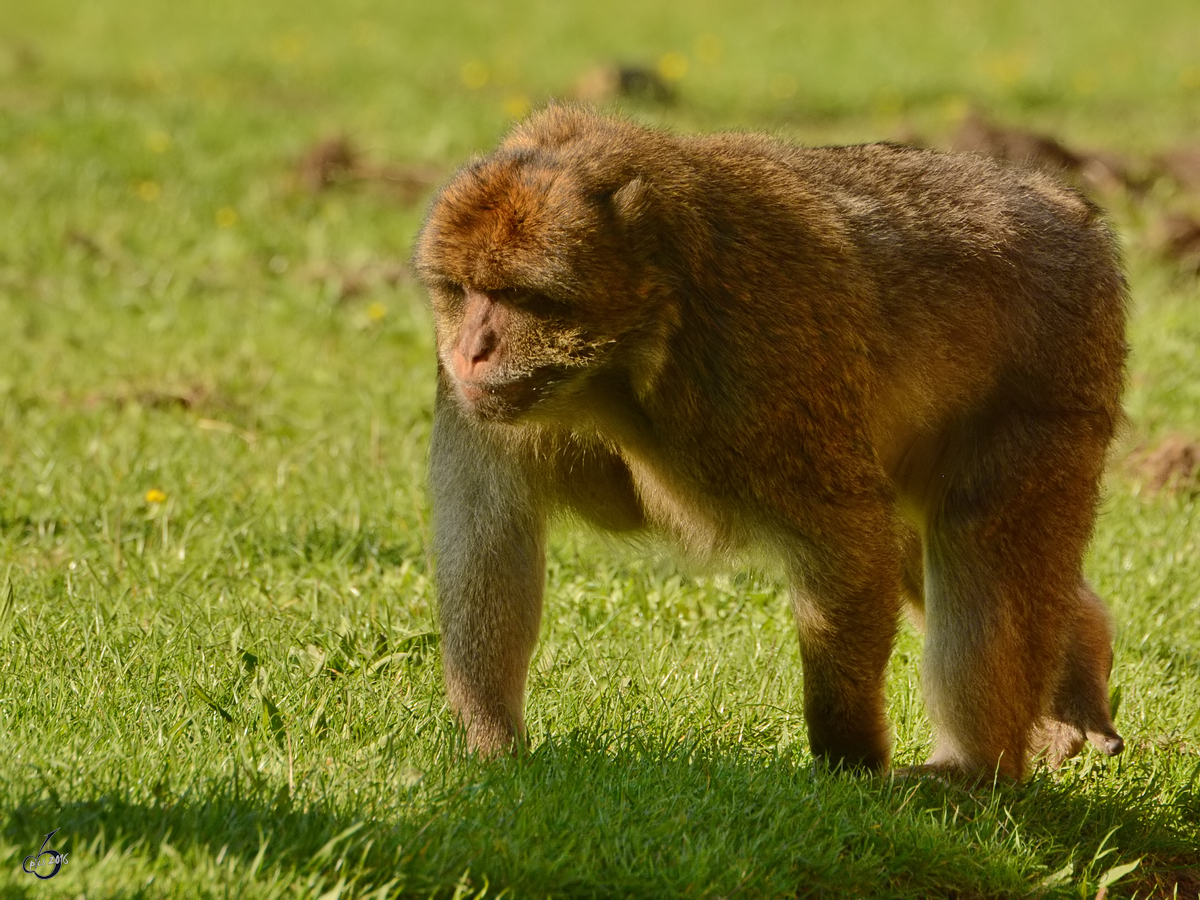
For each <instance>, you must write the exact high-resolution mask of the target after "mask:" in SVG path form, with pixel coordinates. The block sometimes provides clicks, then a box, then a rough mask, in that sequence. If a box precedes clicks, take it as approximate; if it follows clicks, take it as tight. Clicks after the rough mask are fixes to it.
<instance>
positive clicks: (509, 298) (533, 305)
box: [496, 288, 570, 319]
mask: <svg viewBox="0 0 1200 900" xmlns="http://www.w3.org/2000/svg"><path fill="white" fill-rule="evenodd" d="M496 299H498V300H503V301H504V302H506V303H511V304H512V305H513V306H515V307H517V308H518V309H523V310H526V311H528V312H530V313H532V314H533V315H535V316H545V317H551V318H559V319H561V318H563V317H564V316H566V315H567V314H568V313H569V312H570V310H569V309H568V307H567V305H566V304H565V303H564V302H563V301H561V300H558V299H556V298H554V297H550V296H548V295H546V294H541V293H538V292H537V291H525V290H520V289H517V288H513V289H510V290H506V291H501V292H499V293H498V294H497V296H496Z"/></svg>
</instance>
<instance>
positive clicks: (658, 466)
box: [413, 104, 1128, 780]
mask: <svg viewBox="0 0 1200 900" xmlns="http://www.w3.org/2000/svg"><path fill="white" fill-rule="evenodd" d="M413 265H414V269H415V271H416V273H417V275H418V277H419V279H420V280H421V282H422V284H423V285H424V288H425V290H426V291H427V293H428V295H429V298H430V302H431V306H432V310H433V318H434V331H435V341H436V347H437V358H438V381H437V393H436V399H435V412H434V423H433V431H432V437H431V447H430V469H429V486H430V494H431V499H432V504H433V512H434V533H433V542H432V543H433V547H432V552H433V556H434V560H435V581H436V587H437V592H438V604H439V619H440V627H441V634H442V642H441V647H442V656H443V660H442V663H443V670H444V678H445V682H446V689H447V698H448V702H449V704H450V706H451V708H452V709H453V710H454V712H455V714H456V716H457V718H458V720H459V721H460V722H461V724H462V726H463V727H464V728H465V732H466V738H467V745H468V746H469V747H470V748H471V749H472V750H473V751H475V752H478V753H479V754H481V755H484V756H494V755H497V754H502V753H505V752H506V751H508V752H515V750H516V749H519V748H520V747H521V746H522V745H523V743H524V742H526V741H527V740H528V738H527V735H526V730H525V725H524V718H523V709H524V700H525V687H526V678H527V673H528V669H529V664H530V660H531V657H532V653H533V651H534V647H535V643H536V640H537V637H538V631H539V627H540V619H541V609H542V603H543V593H544V582H545V564H544V555H545V543H546V527H547V522H548V521H550V519H551V518H552V517H555V516H558V515H561V514H567V515H571V516H574V517H575V518H577V519H582V520H583V521H584V522H590V523H592V524H593V525H595V526H598V527H599V528H601V529H604V530H607V531H611V532H614V533H618V534H627V535H636V534H639V533H654V534H663V535H667V536H668V537H669V538H671V539H672V540H673V541H674V542H675V543H676V544H677V545H678V546H679V548H680V549H681V550H682V551H683V552H684V553H685V554H688V555H690V556H694V557H699V558H706V559H711V560H714V561H717V562H724V563H727V564H738V563H739V561H742V560H745V559H747V558H748V555H749V554H758V555H765V556H766V557H767V558H769V559H771V560H773V561H774V563H776V564H777V566H778V570H779V571H780V572H781V573H782V574H783V575H784V576H786V578H787V579H788V582H789V585H790V597H791V607H792V613H793V616H794V621H795V625H796V629H797V634H798V637H799V643H800V653H801V663H802V670H803V680H802V684H803V707H804V716H805V721H806V726H807V731H808V739H809V745H810V748H811V751H812V753H813V755H814V757H815V758H816V759H817V760H820V761H822V762H823V763H824V764H826V765H828V766H830V767H832V768H836V769H842V768H844V769H847V770H867V771H881V770H886V769H887V768H888V767H889V766H890V764H891V738H890V733H889V726H888V722H887V719H886V716H885V709H884V681H885V666H886V664H887V661H888V658H889V656H890V653H891V650H892V646H893V642H894V639H895V635H896V631H897V628H898V627H899V626H898V623H899V618H900V614H901V612H902V610H903V608H904V603H905V601H906V599H907V602H908V603H909V605H910V606H911V607H912V608H913V609H914V611H915V614H916V615H917V617H918V618H919V619H920V620H922V622H923V626H924V631H925V648H924V652H923V684H924V689H925V693H926V700H927V707H928V712H929V715H930V718H931V720H932V722H933V724H934V726H935V734H936V739H935V746H934V749H933V753H932V755H931V757H930V758H929V760H928V761H927V763H926V764H925V767H924V768H923V769H922V771H926V770H927V771H931V772H934V773H938V774H941V773H944V774H947V775H951V776H954V775H962V776H969V777H993V776H995V775H999V776H1000V777H1004V778H1009V779H1018V780H1019V779H1021V778H1022V777H1023V776H1024V775H1025V774H1026V772H1027V771H1028V768H1029V766H1030V765H1031V764H1032V763H1036V762H1037V761H1039V760H1040V761H1043V762H1045V763H1047V764H1050V765H1057V764H1059V763H1061V762H1062V760H1063V759H1065V758H1067V757H1069V756H1071V755H1073V754H1075V753H1077V752H1078V751H1079V750H1080V749H1081V748H1082V746H1083V744H1084V742H1085V741H1091V743H1093V744H1094V745H1095V746H1097V747H1098V748H1099V749H1100V750H1101V751H1103V752H1104V753H1107V754H1110V755H1111V754H1115V753H1118V752H1120V751H1121V749H1122V747H1123V742H1122V739H1121V737H1120V736H1119V735H1118V734H1117V732H1116V730H1115V728H1114V726H1113V723H1112V719H1111V715H1110V711H1109V698H1108V678H1109V675H1110V668H1111V664H1112V641H1113V632H1112V626H1111V624H1110V620H1109V617H1108V613H1107V612H1106V610H1105V607H1104V604H1103V602H1102V601H1101V600H1100V598H1099V597H1098V596H1097V595H1096V594H1095V593H1094V591H1092V589H1091V587H1090V586H1089V585H1088V583H1087V582H1086V581H1085V579H1084V577H1083V574H1082V560H1083V555H1084V551H1085V548H1086V547H1087V545H1088V543H1089V541H1090V540H1091V535H1092V530H1093V526H1094V522H1095V516H1096V507H1097V502H1098V495H1099V490H1100V481H1101V477H1102V474H1103V468H1104V465H1105V459H1106V455H1107V451H1108V446H1109V443H1110V441H1111V440H1112V438H1113V436H1114V433H1115V431H1116V429H1117V428H1118V427H1119V426H1120V424H1121V423H1122V421H1123V412H1122V408H1121V395H1122V391H1123V388H1124V381H1125V359H1126V354H1127V345H1126V340H1125V320H1126V308H1127V303H1128V300H1127V287H1126V282H1125V278H1124V274H1123V268H1122V263H1121V259H1120V253H1119V249H1118V247H1117V245H1116V243H1115V239H1114V237H1113V236H1112V233H1111V231H1110V230H1109V227H1108V226H1107V224H1106V223H1105V221H1104V218H1103V216H1102V214H1101V213H1100V211H1099V210H1098V209H1097V208H1096V207H1095V206H1094V205H1093V204H1092V203H1091V202H1089V201H1088V200H1087V199H1086V198H1084V197H1083V196H1082V195H1080V194H1079V193H1077V192H1076V191H1074V190H1073V189H1070V188H1068V187H1066V186H1064V185H1062V184H1060V183H1058V182H1057V181H1055V180H1054V179H1053V178H1052V177H1050V176H1048V175H1045V174H1043V173H1038V172H1035V171H1031V170H1023V169H1020V168H1015V167H1010V166H1007V165H1002V164H998V163H996V162H994V161H989V160H986V159H984V158H982V157H976V156H971V155H961V154H959V155H956V154H947V153H939V152H936V151H930V150H921V149H915V148H909V147H904V146H900V145H894V144H867V145H860V146H847V147H825V148H811V147H803V146H799V145H794V144H792V143H788V142H785V141H783V140H779V139H776V138H774V137H771V136H766V135H759V134H750V133H717V134H710V135H696V136H680V135H676V134H674V133H671V132H669V131H666V130H658V129H654V128H649V127H644V126H641V125H639V124H636V123H634V122H632V121H630V120H627V119H623V118H619V117H610V116H605V115H602V114H599V113H597V112H594V111H592V110H590V109H588V108H585V107H581V106H573V105H566V104H563V105H556V104H552V105H550V106H548V107H546V108H544V109H542V110H540V111H539V112H536V113H534V114H533V115H532V116H531V117H529V118H528V119H527V120H525V121H524V122H523V123H520V124H518V125H517V126H516V127H515V128H514V129H513V130H512V131H511V132H510V133H509V135H508V136H507V137H506V138H505V139H504V140H503V141H502V142H501V144H500V145H499V147H498V148H497V149H496V150H495V151H493V152H492V153H490V154H488V155H485V156H481V157H477V158H475V159H473V160H471V161H469V162H468V163H466V164H465V165H464V166H463V168H461V169H460V170H459V171H458V172H457V173H456V174H455V175H454V176H452V177H451V178H450V180H449V181H448V182H447V183H446V184H445V185H444V186H443V187H442V188H441V189H440V190H439V192H438V193H437V194H436V195H435V197H434V198H433V200H432V201H431V204H430V207H429V210H428V212H427V216H426V219H425V221H424V224H423V226H422V228H421V230H420V233H419V234H418V236H417V239H416V244H415V250H414V256H413Z"/></svg>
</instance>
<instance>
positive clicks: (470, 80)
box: [458, 59, 489, 91]
mask: <svg viewBox="0 0 1200 900" xmlns="http://www.w3.org/2000/svg"><path fill="white" fill-rule="evenodd" d="M458 74H459V77H460V78H462V83H463V84H464V85H466V86H467V87H469V88H470V89H471V90H473V91H477V90H479V89H480V88H481V87H483V86H484V85H486V84H487V83H488V78H489V73H488V70H487V66H485V65H484V64H483V63H481V62H480V61H479V60H477V59H473V60H471V61H470V62H468V63H464V64H463V67H462V69H461V70H460V71H459V73H458Z"/></svg>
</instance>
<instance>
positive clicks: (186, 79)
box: [0, 0, 1200, 898]
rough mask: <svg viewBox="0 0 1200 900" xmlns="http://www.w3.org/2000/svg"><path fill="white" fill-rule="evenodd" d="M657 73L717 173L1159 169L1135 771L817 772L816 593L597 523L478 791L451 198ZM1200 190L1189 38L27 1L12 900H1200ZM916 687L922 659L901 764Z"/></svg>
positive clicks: (1130, 556) (6, 511)
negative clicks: (835, 161) (456, 554)
mask: <svg viewBox="0 0 1200 900" xmlns="http://www.w3.org/2000/svg"><path fill="white" fill-rule="evenodd" d="M802 7H807V8H802ZM615 62H621V63H630V64H636V65H640V66H644V67H646V68H647V71H648V72H649V73H650V74H651V76H652V77H653V78H654V79H661V86H663V87H665V88H667V89H669V90H670V92H671V93H672V94H673V95H674V96H675V100H674V102H673V103H660V102H656V101H655V100H654V98H653V96H646V97H641V98H638V97H632V98H616V99H615V100H614V103H615V105H616V106H617V107H618V108H621V109H623V110H624V111H626V112H627V113H628V114H630V115H633V116H636V117H638V118H639V119H642V120H643V121H647V122H653V123H657V124H663V125H668V126H670V127H673V128H677V129H681V130H708V129H718V128H762V129H768V130H771V131H774V132H776V133H779V134H784V135H787V136H789V137H791V138H794V139H796V140H799V141H804V142H814V143H828V142H848V141H862V140H875V139H898V140H919V141H922V142H926V143H930V144H933V145H945V144H947V143H950V142H952V141H953V139H954V135H955V133H956V132H957V130H958V129H959V128H960V126H961V123H963V122H964V121H965V120H966V119H967V117H968V116H969V115H970V114H971V111H972V110H975V111H979V112H981V113H982V114H983V115H985V116H987V117H988V118H989V119H990V120H991V121H993V122H996V123H1004V124H1006V125H1014V126H1020V127H1022V128H1026V129H1033V130H1035V131H1037V132H1040V133H1044V134H1049V135H1053V136H1054V137H1055V138H1056V139H1057V140H1059V141H1061V142H1062V143H1063V144H1064V145H1065V146H1067V147H1069V148H1074V149H1078V150H1079V151H1080V152H1083V151H1088V152H1091V151H1104V152H1105V153H1108V154H1113V155H1115V156H1116V157H1117V158H1119V160H1120V161H1121V162H1122V163H1123V165H1124V167H1125V168H1124V170H1123V171H1127V173H1128V176H1129V177H1128V179H1127V181H1125V182H1122V183H1121V184H1113V183H1107V182H1106V183H1102V184H1100V185H1099V186H1098V187H1096V188H1095V197H1096V199H1097V200H1098V201H1099V202H1101V203H1102V204H1103V205H1105V206H1106V207H1107V208H1108V209H1109V211H1110V213H1111V216H1112V218H1113V221H1114V224H1115V226H1116V228H1117V230H1118V232H1119V233H1120V235H1121V237H1122V240H1123V243H1124V245H1125V247H1126V256H1127V262H1128V266H1129V272H1130V279H1131V286H1132V292H1133V297H1134V304H1133V309H1132V318H1131V326H1130V337H1131V342H1132V345H1133V354H1132V358H1131V361H1130V386H1129V391H1128V395H1127V409H1128V412H1129V417H1130V422H1129V425H1128V427H1127V429H1126V431H1125V434H1124V435H1123V436H1122V439H1121V441H1120V443H1119V445H1118V446H1117V447H1116V448H1115V450H1114V454H1113V460H1112V465H1111V466H1110V471H1109V474H1108V477H1107V481H1106V492H1105V501H1104V510H1103V514H1102V517H1101V519H1100V523H1099V526H1098V529H1097V533H1096V538H1095V542H1094V545H1093V548H1092V552H1091V554H1090V556H1089V559H1088V564H1087V574H1088V576H1089V578H1090V579H1091V580H1092V582H1093V584H1094V585H1095V586H1096V587H1097V589H1098V590H1099V591H1100V593H1101V594H1102V595H1104V596H1105V597H1106V598H1107V599H1108V601H1109V603H1110V606H1111V608H1112V610H1113V614H1114V620H1115V622H1116V624H1117V628H1118V637H1117V643H1116V663H1115V668H1114V671H1113V677H1112V685H1113V691H1114V698H1115V699H1116V700H1117V701H1118V702H1119V709H1118V712H1117V715H1116V722H1117V727H1118V729H1119V730H1120V731H1121V733H1122V734H1123V735H1124V736H1125V738H1126V742H1127V744H1126V750H1125V753H1124V754H1123V755H1122V756H1119V757H1117V758H1115V759H1113V760H1107V759H1105V758H1102V757H1100V756H1098V755H1097V754H1096V753H1095V752H1094V751H1091V750H1090V749H1089V750H1087V751H1085V752H1084V754H1083V755H1082V756H1081V757H1080V758H1078V759H1076V760H1074V761H1072V762H1071V763H1070V764H1068V765H1067V766H1066V767H1065V768H1063V769H1062V770H1060V771H1057V772H1053V773H1047V772H1044V771H1039V772H1036V773H1035V774H1034V775H1032V776H1031V777H1030V778H1029V779H1028V780H1027V781H1026V782H1024V783H1022V784H1020V785H1012V784H997V785H986V786H982V787H975V788H965V787H959V786H948V785H944V784H941V783H940V782H936V781H923V780H904V779H899V780H897V779H893V778H891V777H890V776H886V777H873V778H871V777H848V776H842V775H837V774H830V773H828V772H824V771H822V770H820V769H819V768H815V767H814V766H813V763H812V757H811V755H810V754H809V751H808V747H807V741H806V739H805V731H804V722H803V718H802V715H801V710H800V706H801V703H800V696H801V685H802V672H801V668H800V660H799V652H798V648H797V646H796V641H795V635H794V632H793V627H792V624H791V622H790V615H789V613H788V608H787V599H786V596H785V593H784V591H783V590H782V589H781V586H780V585H778V584H776V583H774V582H772V581H771V580H769V579H767V578H764V577H759V576H757V575H755V574H754V573H752V572H695V571H692V570H689V569H687V568H682V567H680V565H679V564H678V563H677V562H676V561H675V560H673V559H672V557H671V556H670V554H669V553H660V552H658V551H657V550H655V549H653V548H646V547H643V546H638V547H629V546H624V545H622V544H621V543H620V542H616V541H612V540H607V539H604V538H602V537H598V536H596V535H592V534H589V533H587V532H580V531H578V530H574V529H571V528H567V527H563V528H561V529H560V530H558V531H556V532H555V534H554V537H553V540H552V542H551V547H550V552H549V573H548V591H547V607H546V614H545V620H544V625H543V629H542V640H541V643H540V645H539V648H538V651H537V654H536V656H535V660H534V665H533V670H532V674H531V678H530V687H529V701H528V720H529V727H530V733H531V736H532V739H533V741H532V749H531V752H530V753H529V754H527V755H526V756H525V757H524V758H521V759H511V760H502V761H500V762H497V763H492V764H481V763H479V762H477V761H473V760H471V759H469V758H463V756H462V754H461V753H459V752H458V751H459V747H460V738H459V735H458V734H457V732H456V731H455V729H454V727H453V725H452V722H451V718H450V715H449V713H448V710H447V708H446V704H445V697H444V693H443V689H442V684H441V673H440V659H439V650H438V640H437V636H436V600H435V596H434V592H433V588H432V580H431V561H430V560H429V558H428V556H427V550H426V548H427V546H428V534H429V521H430V509H429V504H428V499H427V496H426V489H425V475H424V471H425V458H426V450H427V446H428V440H429V431H430V424H431V419H432V405H433V385H434V372H435V364H434V355H433V341H432V325H431V317H430V313H429V311H428V309H427V306H426V302H425V299H424V297H423V296H422V293H421V291H420V290H419V287H418V286H417V285H416V283H415V282H414V280H413V278H412V276H411V273H410V271H409V269H408V262H407V261H408V258H409V255H410V253H411V249H412V240H413V236H414V234H415V233H416V231H417V229H418V228H419V226H420V222H421V217H422V211H423V206H424V203H425V201H426V200H427V198H428V196H429V194H430V192H431V190H432V186H433V185H435V184H436V183H437V181H438V180H439V179H440V178H443V177H445V176H447V175H448V174H449V173H450V172H452V171H453V170H454V168H455V166H457V165H458V164H459V163H460V162H462V161H463V160H464V159H466V158H467V157H468V156H469V155H470V154H472V153H475V152H481V151H484V150H486V149H487V148H488V147H489V146H491V145H493V144H494V143H495V142H496V141H497V140H498V139H499V137H500V135H502V134H503V133H504V130H505V129H506V128H507V127H508V125H509V124H510V123H511V122H512V121H513V120H514V118H516V117H519V116H521V115H522V114H523V113H524V112H525V111H527V110H528V109H529V108H531V106H535V105H537V104H538V103H541V102H544V101H545V100H547V99H549V98H551V97H559V96H569V95H571V94H572V92H573V91H575V90H576V85H577V83H578V82H579V81H580V79H581V78H582V77H583V76H585V75H586V74H587V73H589V72H590V71H594V70H595V68H596V67H597V66H604V65H611V64H612V63H615ZM1189 146H1191V147H1193V148H1195V147H1198V146H1200V7H1198V6H1197V5H1196V4H1195V2H1194V0H1158V2H1156V3H1154V4H1146V3H1142V2H1133V0H1112V2H1106V3H1105V4H1104V8H1103V10H1102V11H1101V10H1098V9H1097V8H1096V4H1094V3H1085V2H1083V0H1038V2H1034V0H1018V2H1013V3H1006V4H995V3H985V2H983V0H964V2H953V0H914V2H911V3H907V4H895V3H888V2H886V0H864V2H861V3H858V4H849V3H845V2H833V0H813V2H810V3H808V4H803V5H802V4H790V3H784V2H764V3H761V4H746V3H733V2H728V0H720V2H719V0H694V2H691V3H686V4H685V3H682V2H672V3H660V4H654V3H647V2H644V0H643V2H634V0H607V2H604V3H599V2H590V0H589V2H585V3H580V4H571V3H562V2H550V0H542V2H533V0H513V2H508V3H504V4H495V5H492V6H487V5H485V4H471V3H464V2H461V0H446V2H440V3H424V2H416V0H397V2H392V3H385V2H383V0H351V2H347V3H343V4H338V5H331V4H320V3H316V2H313V0H295V2H291V3H284V2H282V0H261V2H258V3H254V4H245V3H234V2H230V0H217V2H211V3H196V4H179V3H168V2H166V0H142V2H140V3H134V2H132V0H108V2H105V3H91V4H82V3H70V2H67V0H39V2H37V3H33V2H28V0H26V2H10V3H6V4H3V5H0V324H2V326H3V327H0V647H2V650H3V652H2V654H0V859H3V860H4V865H3V868H2V869H0V894H2V895H3V896H12V897H57V896H61V897H78V896H86V897H107V896H121V897H159V896H181V897H185V896H186V897H193V896H204V897H208V896H211V897H234V896H237V897H246V898H265V897H310V896H311V897H329V898H333V897H338V896H341V897H351V896H378V897H387V896H396V895H403V896H431V895H437V896H454V897H477V896H489V897H493V896H499V895H501V894H505V893H507V895H508V896H514V897H525V896H664V897H666V896H675V895H687V896H696V897H709V896H730V895H738V896H747V897H763V896H766V897H770V896H829V897H841V896H852V895H853V896H871V897H875V896H878V897H913V898H916V897H930V896H940V897H957V898H973V897H1010V896H1025V895H1036V896H1046V897H1080V898H1093V897H1097V896H1100V895H1106V896H1107V897H1109V898H1113V897H1133V896H1138V897H1143V898H1145V897H1151V896H1153V897H1176V896H1177V897H1180V898H1184V897H1187V898H1195V897H1197V896H1198V893H1200V475H1193V476H1190V480H1189V476H1187V474H1186V471H1185V472H1184V474H1182V475H1180V476H1179V477H1178V478H1176V479H1175V480H1173V481H1170V482H1169V483H1167V484H1166V485H1165V486H1163V487H1161V488H1158V487H1157V481H1158V480H1159V479H1158V478H1157V475H1158V472H1157V471H1156V470H1155V468H1154V466H1155V465H1156V464H1157V463H1161V462H1162V461H1163V459H1164V458H1165V456H1164V452H1160V451H1159V448H1160V447H1161V446H1162V442H1163V441H1164V440H1165V441H1168V449H1169V447H1170V446H1174V447H1175V448H1176V451H1177V452H1176V453H1175V456H1176V458H1177V459H1176V461H1177V462H1179V461H1186V459H1187V452H1188V449H1189V448H1192V450H1193V451H1194V450H1195V449H1196V447H1197V446H1198V445H1196V444H1195V443H1194V442H1195V441H1197V440H1200V278H1198V277H1197V274H1196V271H1197V265H1196V262H1195V259H1194V257H1187V255H1186V253H1185V254H1184V256H1183V258H1178V257H1177V256H1176V257H1173V256H1172V255H1171V254H1169V253H1166V252H1164V247H1166V246H1167V244H1168V243H1169V240H1168V237H1167V236H1166V235H1167V234H1168V225H1167V224H1166V223H1167V222H1168V221H1169V220H1168V218H1167V217H1168V216H1170V215H1175V216H1191V217H1195V216H1197V215H1200V184H1193V185H1192V186H1191V187H1189V186H1188V184H1189V183H1188V179H1187V178H1186V177H1183V176H1180V177H1171V176H1170V175H1168V174H1163V172H1164V166H1163V164H1161V163H1160V162H1158V160H1159V158H1160V157H1161V156H1162V155H1163V154H1165V153H1168V152H1169V151H1172V150H1176V149H1178V148H1183V147H1189ZM1197 168H1200V166H1197ZM1184 175H1186V173H1184ZM1196 180H1197V181H1200V178H1197V179H1196ZM1198 227H1200V226H1198ZM1197 235H1198V236H1197V238H1196V243H1197V244H1200V230H1198V231H1197ZM1176 244H1177V245H1178V246H1182V243H1181V241H1177V242H1176ZM1171 441H1174V444H1171V443H1170V442H1171ZM1188 442H1193V443H1188ZM1183 468H1184V469H1186V467H1183ZM1181 471H1182V470H1181ZM920 656H921V640H920V637H919V635H918V634H917V633H916V632H915V631H913V630H912V629H911V628H907V627H906V629H905V630H904V632H903V633H902V635H901V637H900V640H899V643H898V645H897V650H896V653H895V655H894V658H893V662H892V666H891V671H890V681H889V693H890V715H891V718H892V722H893V725H894V738H895V755H896V759H897V762H898V763H900V764H907V763H910V762H914V761H919V760H920V759H922V758H923V756H924V754H926V753H927V752H928V751H929V749H930V729H929V725H928V721H927V719H926V717H925V713H924V708H923V704H922V701H921V690H920ZM56 829H57V831H56ZM51 832H55V834H54V836H53V837H52V838H50V840H49V842H48V844H47V846H48V847H49V848H52V849H54V850H56V851H58V852H59V853H63V854H66V856H67V861H66V863H65V864H64V865H62V867H61V870H60V871H59V872H58V874H57V875H55V876H54V877H53V878H51V879H47V880H40V881H39V880H38V879H36V878H34V877H33V876H32V875H30V874H27V873H26V872H24V871H22V861H23V860H24V859H25V858H26V857H28V856H29V855H31V854H36V853H37V851H38V849H39V847H40V846H41V845H42V843H43V841H44V840H45V837H46V835H47V834H49V833H51ZM43 859H45V858H44V857H43ZM48 871H49V869H48V868H43V869H39V872H40V873H43V874H45V873H46V872H48Z"/></svg>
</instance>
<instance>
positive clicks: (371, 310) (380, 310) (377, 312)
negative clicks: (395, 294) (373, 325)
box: [367, 300, 387, 322]
mask: <svg viewBox="0 0 1200 900" xmlns="http://www.w3.org/2000/svg"><path fill="white" fill-rule="evenodd" d="M386 315H387V307H386V306H384V305H383V304H382V303H380V302H379V301H378V300H376V301H375V302H374V303H372V304H371V305H370V306H368V307H367V318H368V319H370V320H371V321H372V322H378V321H379V320H380V319H382V318H383V317H384V316H386Z"/></svg>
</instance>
